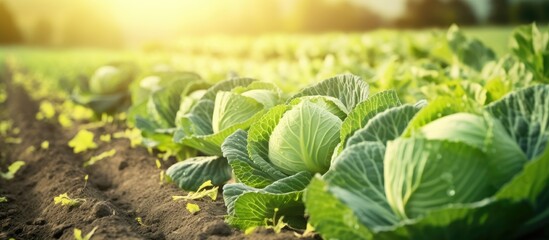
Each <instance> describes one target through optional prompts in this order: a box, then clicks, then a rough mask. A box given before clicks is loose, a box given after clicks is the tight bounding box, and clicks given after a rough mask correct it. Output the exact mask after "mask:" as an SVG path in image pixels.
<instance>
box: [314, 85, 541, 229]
mask: <svg viewBox="0 0 549 240" xmlns="http://www.w3.org/2000/svg"><path fill="white" fill-rule="evenodd" d="M388 111H390V110H387V111H386V113H389V112H388ZM383 115H384V114H383ZM376 118H377V117H376ZM380 118H381V116H380ZM548 119H549V86H547V85H538V86H534V87H530V88H526V89H522V90H519V91H516V92H513V93H511V94H509V95H507V96H506V97H504V98H502V99H501V100H499V101H497V102H494V103H492V104H490V105H488V106H486V107H484V108H481V107H479V106H477V105H475V104H472V103H470V102H467V101H465V100H462V99H448V98H440V99H438V100H434V101H433V102H430V103H429V104H428V105H427V106H425V107H424V108H422V109H421V110H419V111H418V112H417V113H416V114H415V115H414V116H413V117H412V118H411V119H410V121H409V122H408V124H406V125H405V129H404V130H403V131H402V132H401V134H399V136H397V137H396V138H394V139H389V140H387V139H385V140H387V141H376V140H375V139H376V137H373V136H384V135H385V134H384V133H383V132H384V131H390V129H391V128H392V126H390V124H391V122H387V125H388V126H386V128H385V129H384V130H378V131H375V129H370V130H367V129H368V125H370V123H368V124H367V125H366V126H365V127H364V128H361V129H359V130H357V131H355V133H354V134H353V135H352V136H351V137H350V138H349V141H348V143H349V144H348V145H347V147H346V148H345V149H344V150H343V151H342V152H341V153H340V154H339V155H338V156H337V157H336V158H335V159H334V160H333V163H332V166H331V168H330V170H329V171H328V172H327V173H326V174H324V175H323V176H320V175H317V176H316V177H314V178H313V180H312V181H311V183H310V185H309V186H308V187H307V189H306V191H305V194H304V202H305V205H306V207H307V213H308V215H309V223H311V224H312V225H313V226H314V227H315V229H316V231H318V232H319V233H320V234H321V236H322V237H323V238H325V239H334V238H343V239H509V238H517V239H519V238H522V237H525V236H528V234H531V233H533V232H536V231H540V230H541V229H543V228H544V226H547V224H548V223H549V217H548V216H549V215H548V214H547V213H549V204H547V196H549V187H548V185H547V183H548V182H549V148H547V146H548V143H549V142H548V139H549V131H548V130H549V120H548ZM373 120H374V119H372V121H373ZM372 124H373V123H372ZM368 132H369V133H368ZM376 132H377V133H376Z"/></svg>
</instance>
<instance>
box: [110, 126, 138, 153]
mask: <svg viewBox="0 0 549 240" xmlns="http://www.w3.org/2000/svg"><path fill="white" fill-rule="evenodd" d="M112 137H113V138H127V139H128V140H130V146H131V147H132V148H135V147H136V146H138V145H140V144H141V142H142V141H143V137H142V136H141V131H140V130H139V129H137V128H131V129H126V130H125V131H123V132H122V131H120V132H115V133H113V135H112Z"/></svg>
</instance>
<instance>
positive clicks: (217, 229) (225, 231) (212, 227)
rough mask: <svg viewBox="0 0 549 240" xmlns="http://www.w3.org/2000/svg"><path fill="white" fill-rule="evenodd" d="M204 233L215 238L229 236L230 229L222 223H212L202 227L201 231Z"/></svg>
mask: <svg viewBox="0 0 549 240" xmlns="http://www.w3.org/2000/svg"><path fill="white" fill-rule="evenodd" d="M202 230H203V231H204V232H209V233H210V234H211V235H216V236H229V235H231V228H230V227H229V225H227V224H226V223H224V222H221V221H219V222H213V223H211V224H208V225H206V226H204V228H203V229H202Z"/></svg>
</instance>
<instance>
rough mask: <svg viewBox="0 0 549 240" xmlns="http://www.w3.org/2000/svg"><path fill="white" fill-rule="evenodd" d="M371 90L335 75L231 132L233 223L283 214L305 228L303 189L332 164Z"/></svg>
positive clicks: (260, 222) (228, 198)
mask: <svg viewBox="0 0 549 240" xmlns="http://www.w3.org/2000/svg"><path fill="white" fill-rule="evenodd" d="M368 93H369V89H368V85H367V84H366V83H365V82H364V81H363V80H362V79H360V78H359V77H356V76H353V75H340V76H336V77H334V78H330V79H327V80H324V81H322V82H320V83H318V84H316V85H314V86H311V87H308V88H305V89H303V90H302V91H300V92H299V93H297V94H295V95H293V96H292V97H290V98H289V99H288V100H287V101H286V103H285V104H282V105H278V106H275V107H273V108H272V109H271V110H269V111H268V112H267V113H265V114H264V115H263V116H262V117H261V118H260V119H259V120H258V121H257V122H255V123H254V124H253V125H252V126H251V127H250V129H249V131H243V130H239V131H236V132H235V133H234V134H232V135H231V136H230V137H228V138H227V139H226V141H225V142H224V144H223V146H222V150H223V155H224V156H225V157H227V159H228V160H229V164H230V165H231V167H232V169H233V172H234V175H235V177H236V180H237V181H238V182H239V183H234V184H228V185H225V187H224V188H223V190H224V191H223V197H224V199H225V204H226V205H227V212H228V217H227V221H228V223H229V224H231V225H233V226H236V227H238V228H241V229H247V228H250V227H257V226H265V225H270V224H275V223H274V222H272V221H273V220H272V219H273V218H274V217H275V216H276V218H277V219H276V221H278V219H280V217H281V216H283V221H284V222H285V223H288V224H289V225H290V226H292V227H294V228H304V227H305V218H304V215H303V213H304V206H303V203H302V201H301V195H302V192H303V189H304V188H305V187H306V186H307V184H308V183H309V180H310V178H311V177H312V176H313V174H315V173H324V172H326V171H327V170H328V169H329V167H330V163H331V157H332V155H333V153H334V151H336V148H337V146H338V145H339V142H340V134H341V131H342V127H343V123H344V121H345V119H347V117H348V114H349V112H351V111H352V110H353V109H354V108H355V107H356V106H357V105H359V104H361V103H362V102H364V101H365V100H366V99H368ZM250 204H253V205H254V207H253V208H250V207H249V205H250ZM265 219H271V220H270V222H269V221H266V220H265Z"/></svg>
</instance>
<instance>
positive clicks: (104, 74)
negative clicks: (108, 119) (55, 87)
mask: <svg viewBox="0 0 549 240" xmlns="http://www.w3.org/2000/svg"><path fill="white" fill-rule="evenodd" d="M135 72H136V67H135V66H134V65H133V64H131V63H113V64H110V65H105V66H102V67H100V68H98V69H97V70H96V71H95V72H94V74H93V75H92V76H91V77H90V79H89V81H88V82H87V85H85V86H83V87H81V88H77V89H75V90H74V91H73V94H72V99H73V100H74V101H75V102H77V103H79V104H82V105H85V106H87V107H90V108H91V109H93V110H94V112H96V113H98V114H101V113H115V112H117V111H123V110H126V108H127V107H128V106H129V105H130V94H129V91H128V89H129V86H130V84H131V82H132V80H133V78H134V76H135V74H136V73H135Z"/></svg>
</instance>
